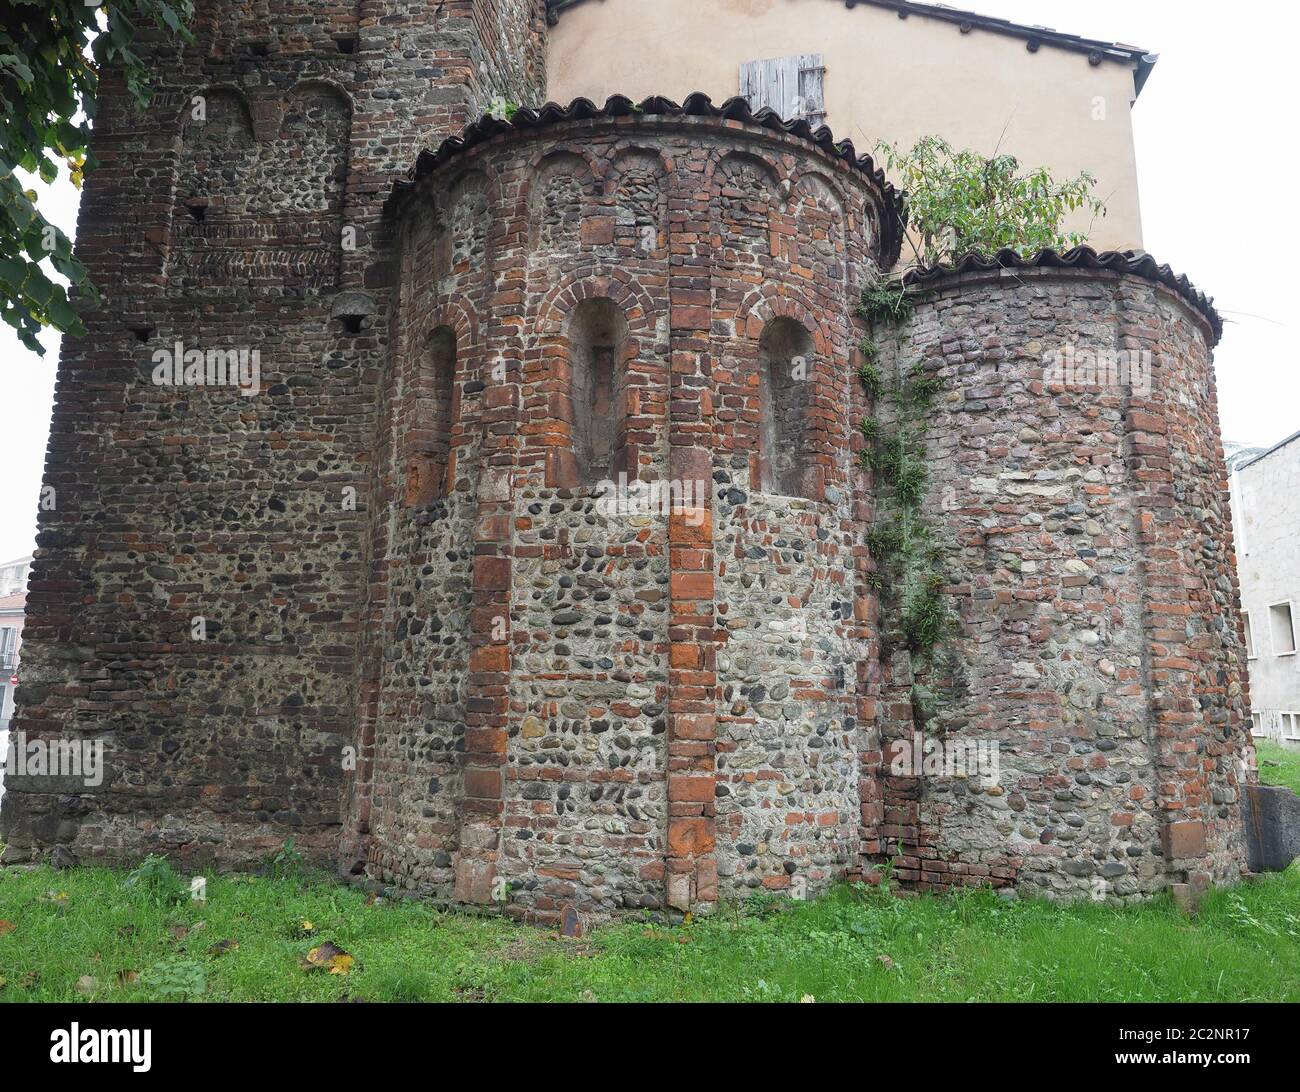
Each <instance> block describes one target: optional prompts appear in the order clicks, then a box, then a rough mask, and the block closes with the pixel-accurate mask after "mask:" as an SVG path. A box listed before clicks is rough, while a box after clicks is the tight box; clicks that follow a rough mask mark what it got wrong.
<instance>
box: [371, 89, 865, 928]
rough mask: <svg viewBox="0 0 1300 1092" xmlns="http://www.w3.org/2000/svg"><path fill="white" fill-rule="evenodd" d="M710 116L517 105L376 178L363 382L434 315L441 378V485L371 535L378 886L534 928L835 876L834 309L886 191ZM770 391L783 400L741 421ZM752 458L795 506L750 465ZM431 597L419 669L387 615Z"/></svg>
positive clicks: (852, 583)
mask: <svg viewBox="0 0 1300 1092" xmlns="http://www.w3.org/2000/svg"><path fill="white" fill-rule="evenodd" d="M716 114H717V112H716V109H714V108H712V107H708V106H707V105H706V104H701V103H695V104H692V105H691V108H690V110H689V111H688V112H683V111H681V110H678V109H677V108H672V109H671V110H669V109H667V108H664V107H661V106H660V105H658V104H653V103H651V104H647V105H646V106H645V107H643V108H642V109H641V110H639V111H632V110H628V109H623V108H621V107H619V106H617V105H615V106H614V108H613V110H607V111H605V112H603V113H600V114H596V115H593V116H590V117H584V116H582V113H581V112H578V113H575V115H574V116H572V117H561V116H559V115H558V114H556V115H553V116H552V117H550V118H549V119H548V123H547V124H545V125H544V126H542V127H534V124H533V122H532V121H531V120H526V121H525V122H520V121H517V122H516V124H515V125H514V126H500V127H499V128H500V129H501V133H500V134H499V135H498V136H496V137H495V138H492V139H488V136H487V132H486V131H485V132H484V133H482V134H480V136H481V138H482V139H479V138H478V137H476V138H475V139H473V140H471V146H470V148H469V149H468V150H466V151H462V152H460V153H454V152H452V153H451V154H448V155H445V156H440V157H438V161H437V163H436V166H435V165H428V166H427V167H426V166H423V165H422V167H421V169H420V171H419V174H420V181H419V182H418V184H417V186H416V188H415V189H413V190H411V189H408V190H406V191H404V192H403V193H402V194H401V196H400V197H399V199H398V200H397V201H395V203H394V210H395V211H394V215H395V219H396V220H397V221H398V222H399V223H400V229H399V230H400V233H401V237H402V240H403V260H402V269H403V274H402V277H403V281H402V285H403V287H402V292H403V303H402V307H401V309H400V314H399V318H398V323H397V326H396V328H395V333H394V343H395V347H396V359H397V360H400V361H402V362H403V363H402V364H401V366H400V367H399V368H398V369H397V370H395V371H394V373H393V374H392V375H391V376H390V380H389V381H390V383H391V384H394V385H396V388H397V390H396V392H395V393H394V394H393V399H394V403H395V404H400V405H404V404H406V403H407V402H409V398H405V399H404V397H403V395H402V394H401V393H400V392H401V391H402V390H403V389H406V390H408V391H409V383H408V381H407V380H406V379H404V378H403V377H405V376H409V375H410V374H412V373H413V372H414V370H416V369H417V368H418V367H419V363H418V361H419V360H420V359H426V358H427V356H428V353H429V334H430V332H431V331H432V330H433V329H436V328H443V327H450V328H452V329H454V330H455V331H456V335H457V353H456V377H457V379H456V384H457V392H458V399H457V403H456V407H457V408H456V410H455V419H456V424H455V425H454V431H453V437H454V452H453V455H452V458H451V462H452V465H453V466H454V475H453V478H454V482H455V484H454V486H453V487H452V488H451V491H450V493H449V495H448V496H447V497H445V498H442V497H440V498H438V499H434V500H430V499H427V498H418V501H419V502H418V503H414V504H412V505H410V506H408V507H407V509H406V510H404V511H403V512H400V513H399V514H398V515H397V516H396V519H395V523H394V525H393V529H392V531H391V534H390V541H391V542H393V543H400V544H402V545H401V546H400V547H399V548H398V549H396V550H394V551H393V552H392V553H391V554H390V555H388V556H383V555H382V554H378V553H377V555H376V564H377V566H380V567H384V568H386V569H387V571H388V573H389V583H390V611H389V614H388V616H387V619H386V624H388V625H394V624H396V625H397V626H398V627H399V628H398V629H396V630H390V631H389V640H388V641H387V642H386V644H387V648H388V660H389V666H388V672H387V673H386V675H385V678H384V680H383V681H382V682H381V685H380V691H379V696H378V701H379V703H380V706H381V708H382V709H383V710H384V711H385V712H384V715H383V716H381V718H380V722H381V729H380V736H379V739H378V740H377V757H376V764H375V768H374V785H373V789H372V792H373V796H374V801H375V805H374V811H373V813H372V822H371V826H370V832H371V847H370V851H369V860H370V872H371V874H372V875H374V876H376V877H377V878H380V879H383V880H386V881H389V882H395V883H398V884H400V885H402V886H406V887H409V888H412V889H415V890H420V891H425V892H429V893H433V894H440V895H444V896H446V895H451V896H454V897H456V898H458V899H462V900H471V901H480V902H482V901H489V900H492V899H497V900H501V901H507V902H508V904H509V907H510V909H511V911H512V912H514V913H519V914H528V915H531V916H534V917H538V918H541V919H552V918H555V917H556V916H558V915H559V913H560V912H561V911H562V909H563V908H564V907H565V906H568V905H573V906H576V907H578V908H580V909H583V910H588V911H593V912H597V913H604V912H609V911H613V910H618V909H627V908H636V907H658V906H662V905H663V904H664V902H665V900H666V901H668V902H669V903H670V904H671V905H674V906H677V907H678V908H680V909H686V908H687V907H689V906H692V905H705V906H707V905H708V904H710V903H712V902H713V901H714V900H716V898H717V897H718V895H719V893H720V892H721V893H724V894H725V893H736V892H743V891H745V890H748V889H749V888H757V887H766V888H769V889H788V888H791V887H794V888H796V889H797V890H800V891H804V890H815V889H818V888H822V887H824V886H825V885H827V884H828V883H829V882H830V881H831V880H833V879H834V878H836V877H837V876H839V875H842V874H843V873H844V871H845V870H846V869H848V868H851V867H854V866H855V865H856V862H857V859H858V853H859V849H860V839H861V831H860V820H861V816H860V792H859V784H858V780H859V766H858V751H859V734H860V730H861V729H860V723H859V719H860V718H859V708H858V702H859V700H860V698H862V697H863V695H861V694H860V692H859V686H858V681H859V679H858V672H857V670H856V664H857V663H858V662H859V661H860V660H862V659H864V658H866V657H867V656H869V655H870V653H871V644H870V637H871V630H870V627H869V626H868V625H866V624H865V622H864V621H863V620H864V619H865V617H866V615H867V611H866V610H865V609H862V608H861V604H860V602H859V600H861V599H862V598H863V597H864V596H865V590H864V588H863V587H862V586H861V584H860V580H859V577H860V574H859V573H858V572H857V571H856V569H855V561H854V558H855V544H856V543H858V542H860V541H861V537H862V533H863V530H864V526H863V523H862V520H861V518H860V517H861V511H860V510H858V509H856V508H855V505H854V501H853V494H854V488H853V479H854V477H855V472H854V470H853V464H852V452H851V450H850V443H849V435H850V432H851V430H852V428H853V421H852V419H851V413H850V411H849V405H850V401H851V398H852V385H853V380H852V366H851V360H852V354H853V345H854V343H855V333H854V331H855V320H854V318H853V309H854V307H855V304H856V286H857V285H858V284H859V283H860V281H861V279H862V278H863V277H865V276H870V275H872V270H873V269H874V268H875V263H876V261H877V260H878V259H879V258H880V256H881V253H882V240H881V239H880V238H879V237H878V235H877V234H876V232H875V231H874V229H873V226H872V225H873V224H875V223H879V222H881V221H882V220H883V219H884V218H885V215H884V214H885V212H886V207H887V201H888V200H890V198H888V197H887V195H886V191H885V190H884V189H883V188H882V186H881V182H880V180H879V179H878V178H877V177H876V176H875V175H874V173H872V172H870V171H869V170H866V169H864V168H863V167H862V166H861V165H859V164H855V163H853V162H851V161H846V159H845V158H844V157H843V156H841V155H839V154H838V153H837V154H827V153H826V152H825V151H822V150H820V149H818V148H817V147H815V146H814V145H812V144H811V143H810V142H809V141H808V140H807V139H806V138H805V137H800V136H798V135H790V134H788V133H787V132H786V131H785V130H784V129H782V128H777V127H771V128H764V127H762V126H760V125H755V124H748V123H746V122H744V121H742V120H732V121H730V122H728V123H726V124H725V125H724V124H723V123H722V121H721V119H719V118H718V117H717V116H716ZM465 240H468V241H465ZM456 245H461V246H462V248H463V249H464V251H465V259H466V260H465V261H464V262H463V263H459V262H458V261H457V259H456V257H455V255H454V254H453V253H451V249H452V247H453V246H456ZM886 245H888V241H886ZM783 327H784V328H785V330H786V333H785V334H784V335H783V336H781V337H777V338H772V337H770V336H768V335H769V334H770V333H771V331H772V330H773V329H774V328H775V329H777V330H778V331H780V330H782V329H783ZM792 329H798V330H802V331H803V334H804V336H803V338H802V339H800V338H796V337H794V336H793V335H792V334H790V333H789V331H790V330H792ZM796 350H797V351H796ZM601 368H608V369H612V376H602V373H601V372H600V369H601ZM779 384H785V389H786V390H788V389H789V388H790V386H791V385H794V386H795V387H796V389H798V391H799V393H800V395H801V398H800V399H799V400H798V405H799V406H800V407H801V408H800V411H799V412H797V413H792V412H789V410H788V406H785V405H783V406H782V411H781V413H780V415H779V416H780V418H781V421H780V425H779V429H778V432H779V433H780V434H779V435H777V434H776V433H773V432H772V431H771V430H772V429H774V428H778V426H776V425H774V424H773V425H771V426H770V428H769V432H768V435H767V436H766V437H763V436H761V435H760V434H761V433H762V432H763V422H764V419H765V407H766V409H767V413H766V416H767V418H768V419H769V420H770V419H771V418H772V417H773V413H772V412H771V406H770V405H769V403H770V402H771V400H772V398H773V397H775V396H776V394H779V393H780V391H779V389H778V387H777V386H776V385H779ZM606 388H607V389H606ZM602 392H603V393H602ZM774 392H775V393H774ZM603 414H607V415H608V420H607V421H601V420H597V421H595V423H593V421H592V418H593V417H599V416H600V415H603ZM394 419H395V420H396V421H397V422H398V429H399V430H400V429H410V428H412V427H415V426H414V422H411V421H408V420H406V419H405V416H404V411H399V412H398V413H397V414H396V415H395V418H394ZM602 436H603V437H605V439H603V440H601V439H595V440H594V439H593V437H602ZM777 441H779V443H778V442H777ZM402 443H403V441H402V440H401V439H400V438H399V440H398V441H397V446H398V447H399V448H400V446H401V445H402ZM593 445H594V446H595V447H597V448H600V449H601V450H604V449H605V448H609V449H610V454H609V455H608V456H606V457H604V458H603V460H601V459H596V458H595V457H594V456H592V455H591V454H590V452H591V450H592V448H593ZM778 451H779V452H780V454H781V455H782V456H783V457H787V458H788V459H790V460H792V461H793V462H794V464H795V465H796V470H797V473H795V474H793V475H790V476H788V477H787V479H786V483H787V486H789V485H790V483H792V482H794V483H796V484H797V485H798V488H799V491H800V493H801V494H802V495H798V496H790V495H780V494H777V493H774V492H765V491H764V490H763V489H762V488H761V485H762V481H761V480H760V471H761V468H762V466H763V465H765V464H766V463H768V462H770V461H772V459H773V457H774V455H775V453H776V452H778ZM588 463H598V464H599V465H596V466H592V465H587V464H588ZM389 465H390V467H391V468H392V469H393V470H394V471H395V473H396V478H395V480H393V481H392V482H390V483H386V489H387V492H389V493H390V494H391V495H393V496H407V497H415V496H416V492H413V491H412V490H411V489H410V488H409V485H408V483H409V479H410V476H411V474H412V472H413V470H412V466H413V464H412V463H411V462H409V461H407V462H405V463H404V462H403V461H402V460H400V459H399V460H394V461H392V462H391V463H390V464H389ZM796 480H797V481H796ZM683 488H684V489H686V490H687V493H686V496H685V501H684V503H683V497H682V495H681V493H680V490H681V489H683ZM673 489H676V490H678V491H679V492H678V493H675V494H674V493H671V492H669V491H670V490H673ZM661 491H663V492H661ZM417 492H418V491H417ZM660 496H664V497H670V496H675V497H676V498H677V501H678V503H677V505H676V507H675V508H672V506H671V505H665V504H661V503H659V502H658V501H657V500H654V499H653V498H656V497H660ZM670 508H671V511H670V510H669V509H670ZM421 536H424V537H421ZM434 536H436V541H437V542H438V548H437V550H433V549H426V548H424V543H425V542H426V541H427V540H429V539H431V538H433V537H434ZM417 541H418V542H419V543H420V544H421V548H420V549H419V550H418V551H416V552H414V553H411V552H410V551H411V546H410V545H408V544H409V543H414V542H417ZM417 562H419V563H424V562H427V563H428V564H427V565H425V566H424V567H423V568H422V570H421V576H420V577H419V578H418V579H416V578H415V576H414V573H413V572H412V575H411V578H410V580H409V581H405V582H402V583H400V584H399V582H398V581H397V580H396V579H395V578H394V577H393V575H392V574H394V573H395V572H399V571H400V572H411V571H412V570H413V569H414V566H415V564H416V563H417ZM399 589H400V590H399ZM393 593H396V599H394V596H393ZM449 598H450V599H451V600H454V602H449ZM430 618H436V621H437V623H438V625H439V627H440V628H439V634H438V638H439V639H440V641H441V644H442V647H443V648H445V649H446V650H447V652H446V656H447V661H446V663H447V670H446V672H443V673H441V674H440V673H439V670H436V669H435V670H433V671H430V670H429V667H428V665H429V663H430V661H431V657H430V647H429V641H430V640H432V639H426V638H425V637H424V636H423V634H421V635H420V636H419V637H416V638H413V637H412V636H411V633H412V627H413V626H414V625H416V624H419V623H420V622H421V621H424V622H425V623H426V624H427V622H428V620H429V619H430ZM401 627H405V628H401ZM455 649H460V650H461V652H462V653H464V655H465V656H467V661H466V660H465V659H458V658H456V656H455ZM453 661H454V664H453ZM433 662H434V664H435V668H440V667H441V663H440V661H439V660H438V659H437V658H434V659H433ZM421 674H423V678H420V679H418V680H417V678H416V677H417V676H419V675H421ZM402 680H406V686H405V688H403V687H402V685H401V682H402ZM411 682H417V685H416V688H415V690H412V689H411V688H410V683H411ZM420 687H423V690H422V691H421V690H420ZM421 693H422V694H423V697H422V698H421V697H420V694H421ZM441 709H445V710H446V711H447V717H446V719H445V720H443V719H442V718H441V717H440V715H439V713H438V710H441ZM458 712H459V713H462V714H463V716H464V721H465V726H464V728H463V740H462V739H461V738H460V736H458V735H456V732H457V731H458V729H457V727H456V726H455V724H454V723H453V722H454V720H455V717H456V715H457V713H458ZM395 714H396V715H395ZM426 745H427V747H428V748H429V749H431V750H436V751H437V754H436V756H434V755H433V754H432V753H431V750H426V749H425V747H426ZM458 745H463V751H464V761H463V765H462V766H461V768H460V769H459V770H454V769H453V768H452V767H450V766H449V767H447V768H446V770H445V772H444V764H443V763H444V759H445V757H446V756H447V755H449V754H450V753H451V752H452V751H454V750H456V749H457V747H458ZM431 763H432V764H431ZM430 773H433V774H434V776H433V777H432V779H431V778H430V776H429V775H430ZM381 805H382V814H381ZM456 824H458V825H459V826H458V829H456ZM507 885H508V886H507Z"/></svg>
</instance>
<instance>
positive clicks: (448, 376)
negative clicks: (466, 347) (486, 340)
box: [406, 326, 456, 507]
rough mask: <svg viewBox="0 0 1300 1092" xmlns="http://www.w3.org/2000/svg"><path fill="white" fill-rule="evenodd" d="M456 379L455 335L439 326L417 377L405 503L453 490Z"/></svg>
mask: <svg viewBox="0 0 1300 1092" xmlns="http://www.w3.org/2000/svg"><path fill="white" fill-rule="evenodd" d="M455 382H456V334H455V332H454V331H453V330H451V329H450V328H448V327H446V326H440V327H438V329H436V330H435V331H434V332H433V334H432V336H431V337H430V338H429V344H428V347H427V349H426V351H425V356H424V360H423V361H422V366H421V368H420V372H419V376H418V378H417V384H418V387H417V390H416V391H415V413H414V419H413V420H412V422H411V435H410V441H411V451H412V454H411V458H410V460H409V462H408V464H407V478H406V503H407V505H408V506H409V507H423V506H425V505H428V504H432V503H434V502H435V501H439V500H442V499H443V498H444V497H446V496H447V494H448V493H449V492H450V490H451V486H452V484H453V483H452V482H451V480H450V479H451V473H452V472H451V429H452V419H451V410H452V402H453V399H454V391H455Z"/></svg>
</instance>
